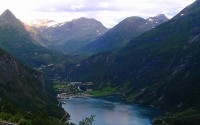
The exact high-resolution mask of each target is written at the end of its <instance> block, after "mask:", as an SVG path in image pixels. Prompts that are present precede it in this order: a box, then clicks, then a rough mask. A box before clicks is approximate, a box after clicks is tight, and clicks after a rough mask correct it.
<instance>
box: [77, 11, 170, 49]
mask: <svg viewBox="0 0 200 125" xmlns="http://www.w3.org/2000/svg"><path fill="white" fill-rule="evenodd" d="M167 20H168V18H167V17H166V16H165V15H164V14H160V15H157V16H155V17H149V18H147V19H143V18H141V17H137V16H132V17H128V18H126V19H124V20H123V21H121V22H120V23H119V24H117V25H116V26H115V27H113V28H112V29H110V30H109V31H108V32H107V33H105V34H104V35H103V36H101V37H99V38H97V39H96V40H94V41H93V42H91V43H90V44H89V45H87V46H86V47H84V48H83V49H82V50H80V53H83V52H89V53H91V52H92V53H98V52H104V51H115V50H119V49H121V48H123V47H124V46H125V45H126V44H127V43H128V42H129V41H130V40H131V39H133V38H135V37H137V36H139V35H141V34H142V33H144V32H146V31H148V30H150V29H152V28H155V27H156V26H158V25H160V24H161V23H163V22H166V21H167Z"/></svg>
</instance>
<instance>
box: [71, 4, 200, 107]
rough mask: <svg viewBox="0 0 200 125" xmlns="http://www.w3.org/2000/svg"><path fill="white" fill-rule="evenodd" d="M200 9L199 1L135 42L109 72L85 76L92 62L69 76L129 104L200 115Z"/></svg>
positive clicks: (117, 58) (114, 61) (119, 53)
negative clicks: (104, 89)
mask: <svg viewBox="0 0 200 125" xmlns="http://www.w3.org/2000/svg"><path fill="white" fill-rule="evenodd" d="M199 6H200V1H199V0H197V1H196V2H194V3H193V4H192V5H190V6H188V7H187V8H185V9H184V10H183V11H182V12H180V13H179V14H178V15H177V16H175V17H174V18H173V19H171V20H170V21H168V22H166V23H164V24H161V25H160V26H158V27H156V28H154V29H152V30H150V31H148V32H146V33H144V34H142V35H141V36H139V37H137V38H135V39H133V40H132V41H131V42H130V43H128V45H127V46H126V47H125V48H124V49H123V50H121V51H119V52H118V53H117V54H116V57H115V59H114V60H113V61H112V62H113V63H111V64H109V66H108V65H105V66H104V65H103V66H102V65H99V66H100V67H98V66H96V67H98V68H97V70H93V71H92V72H87V71H90V70H89V69H90V68H91V67H93V63H92V61H91V63H90V64H91V65H90V66H89V67H88V68H87V69H85V72H83V71H82V70H81V69H82V67H84V65H82V67H75V66H76V65H75V66H74V70H73V71H71V72H70V73H69V76H72V78H74V79H79V80H81V79H82V80H85V81H86V80H89V81H92V80H93V81H97V80H99V81H98V83H102V82H103V83H106V84H105V85H107V84H108V83H110V84H109V85H111V86H113V87H116V88H117V89H118V90H119V91H121V92H122V93H123V94H124V95H125V96H126V97H127V99H128V100H132V101H137V102H140V103H143V104H151V105H154V106H158V107H162V108H164V109H167V110H168V111H180V110H183V109H187V108H191V107H194V108H197V109H199V108H200V107H199V106H200V101H199V100H200V93H199V92H200V89H199V88H200V84H199V81H200V79H199V77H198V76H199V74H200V72H199V68H200V58H199V56H200V37H199V36H200V34H199V33H200V25H199V20H200V8H199ZM86 61H87V60H86ZM104 67H106V71H104ZM102 71H103V73H101V74H102V75H99V74H98V72H102ZM80 73H81V74H80ZM76 74H79V76H81V77H78V76H76ZM89 74H92V75H93V77H90V76H89ZM101 78H105V79H101Z"/></svg>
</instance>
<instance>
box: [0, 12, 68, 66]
mask: <svg viewBox="0 0 200 125" xmlns="http://www.w3.org/2000/svg"><path fill="white" fill-rule="evenodd" d="M27 29H29V30H31V32H33V33H29V32H27ZM34 30H35V29H32V28H31V27H29V26H27V25H26V28H25V27H24V24H23V23H22V22H21V21H20V20H18V19H17V18H16V17H15V16H14V15H13V14H12V12H11V11H10V10H6V11H5V12H4V13H3V14H2V15H1V16H0V48H2V49H4V50H5V51H7V52H9V53H10V54H11V55H13V56H14V57H15V58H17V59H18V60H21V61H22V62H23V63H24V64H26V65H29V66H32V67H40V66H42V65H49V64H56V63H58V62H61V60H62V61H63V60H65V61H69V60H71V57H70V56H68V55H63V54H60V53H56V52H52V51H50V50H48V49H47V48H45V47H44V46H42V45H41V41H42V43H43V45H44V44H45V43H47V42H48V41H47V40H46V39H43V37H42V36H40V35H39V34H37V33H34ZM31 36H32V37H31ZM34 37H35V40H33V38H34ZM37 39H38V41H36V40H37Z"/></svg>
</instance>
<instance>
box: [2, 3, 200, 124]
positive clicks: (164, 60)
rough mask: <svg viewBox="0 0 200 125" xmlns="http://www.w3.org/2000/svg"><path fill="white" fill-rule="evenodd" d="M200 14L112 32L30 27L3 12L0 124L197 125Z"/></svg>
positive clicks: (84, 23)
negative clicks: (110, 115)
mask: <svg viewBox="0 0 200 125" xmlns="http://www.w3.org/2000/svg"><path fill="white" fill-rule="evenodd" d="M199 6H200V0H196V1H195V2H193V3H192V4H191V5H188V6H187V7H185V8H184V9H183V10H182V11H180V12H179V13H178V14H177V15H175V16H174V17H173V18H171V19H168V17H167V16H165V15H164V14H159V15H156V16H150V17H147V18H143V17H139V16H131V17H126V18H124V19H122V20H121V21H119V23H118V24H117V25H115V26H114V27H112V28H107V27H105V26H104V25H103V24H102V23H101V22H100V21H98V20H96V19H93V18H86V17H79V18H76V19H72V20H71V21H65V22H63V23H61V22H56V21H54V20H50V19H38V20H36V21H33V22H32V23H31V24H28V23H24V22H22V21H21V20H19V19H18V18H17V17H16V16H15V15H14V14H13V12H11V11H10V10H9V9H7V10H5V11H4V12H3V13H2V14H1V15H0V122H1V121H3V122H9V123H13V124H18V125H74V123H76V124H79V125H92V124H94V125H100V124H105V125H116V124H119V125H131V124H135V125H199V124H200V101H199V100H200V83H199V81H200V78H199V75H200V70H199V69H200V58H199V57H200V22H199V20H200V8H199ZM119 98H120V99H119ZM116 100H117V101H116ZM74 105H75V106H74ZM90 106H91V107H90ZM4 107H5V108H4ZM120 107H124V108H120ZM161 110H162V111H161ZM161 112H162V113H161ZM163 112H164V113H163ZM68 113H69V114H68ZM88 113H89V114H88ZM90 113H91V114H90ZM81 114H82V115H81ZM109 114H112V116H113V117H109V118H108V119H107V118H106V117H105V116H108V115H109ZM117 114H118V115H119V114H121V115H122V117H119V116H118V115H117ZM77 115H78V117H76V116H77ZM79 115H80V116H79ZM90 115H91V117H89V116H90ZM92 115H95V117H92ZM70 116H71V117H70ZM86 117H88V118H86ZM70 118H72V120H70ZM84 118H85V119H84ZM93 118H94V119H93ZM88 119H89V121H87V120H88ZM113 119H116V121H115V120H113ZM117 120H119V121H117ZM71 122H73V123H71ZM81 122H82V123H83V124H81ZM87 122H89V123H87ZM0 124H1V123H0Z"/></svg>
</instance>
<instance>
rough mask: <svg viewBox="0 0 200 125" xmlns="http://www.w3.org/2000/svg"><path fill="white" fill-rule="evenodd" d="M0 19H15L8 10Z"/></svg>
mask: <svg viewBox="0 0 200 125" xmlns="http://www.w3.org/2000/svg"><path fill="white" fill-rule="evenodd" d="M0 18H1V19H4V20H13V19H16V17H15V16H14V14H13V13H12V12H11V11H10V10H9V9H7V10H5V11H4V12H3V13H2V14H1V16H0Z"/></svg>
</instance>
